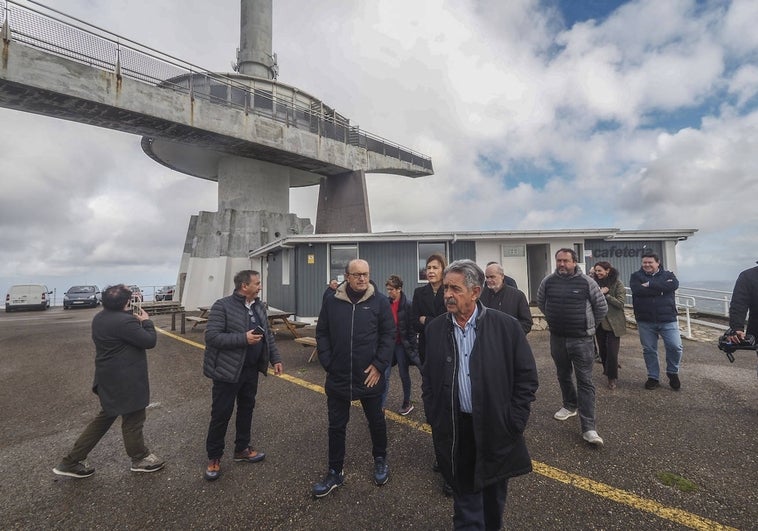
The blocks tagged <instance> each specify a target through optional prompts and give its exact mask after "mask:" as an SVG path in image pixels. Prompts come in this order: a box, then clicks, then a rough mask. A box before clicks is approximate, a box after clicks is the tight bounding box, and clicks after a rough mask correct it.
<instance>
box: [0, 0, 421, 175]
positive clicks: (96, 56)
mask: <svg viewBox="0 0 758 531" xmlns="http://www.w3.org/2000/svg"><path fill="white" fill-rule="evenodd" d="M24 4H33V5H35V6H38V7H39V8H40V9H35V8H33V7H31V6H28V5H24ZM0 10H2V13H3V15H2V17H3V21H4V22H7V23H8V24H9V26H10V32H9V33H10V35H8V36H7V38H8V39H10V40H17V41H18V42H22V43H24V44H26V45H28V46H31V47H33V48H37V49H40V50H43V51H46V52H49V53H53V54H55V55H58V56H61V57H65V58H67V59H71V60H73V61H77V62H79V63H82V64H86V65H88V66H91V67H94V68H99V69H101V70H105V71H108V72H117V73H119V74H120V75H122V76H123V77H127V78H130V79H134V80H137V81H140V82H142V83H148V84H152V85H154V86H161V87H166V88H170V89H172V90H175V91H177V92H182V93H187V94H188V95H189V96H190V97H191V98H201V99H204V100H208V101H211V102H212V103H216V104H223V105H226V106H231V107H236V108H239V109H243V110H244V111H245V112H253V113H255V114H258V115H263V116H266V117H269V118H272V119H274V120H277V121H280V122H285V123H287V124H288V125H294V126H295V127H297V126H299V125H303V126H305V125H306V123H302V124H298V122H297V119H296V117H297V116H302V117H303V120H304V122H307V125H308V127H309V128H311V131H312V132H313V133H315V134H318V135H319V136H326V137H327V138H331V139H333V140H338V141H342V142H344V143H346V144H351V145H358V146H360V147H363V148H365V149H366V150H368V151H372V152H375V153H381V154H383V155H385V156H388V157H391V158H395V159H398V160H403V161H405V162H410V163H412V164H415V165H417V166H421V167H423V168H427V169H431V167H432V165H431V157H429V156H427V155H424V154H422V153H419V152H417V151H415V150H413V149H411V148H408V147H405V146H402V145H400V144H397V143H395V142H392V141H390V140H388V139H386V138H383V137H381V136H378V135H375V134H372V133H369V132H367V131H362V130H360V128H359V127H358V126H353V125H350V121H349V120H348V119H346V118H344V117H343V116H341V115H340V114H338V113H337V112H335V111H334V110H333V109H331V108H329V107H326V106H324V105H323V104H322V105H319V106H318V109H316V110H314V109H313V108H311V107H304V106H302V105H297V104H295V103H293V102H291V101H287V100H284V99H282V98H278V97H275V96H273V95H271V96H269V95H268V94H266V93H263V92H262V91H261V90H260V89H255V88H252V89H251V88H250V87H249V86H248V85H246V84H244V83H241V82H239V81H237V80H236V79H234V78H232V77H228V76H225V75H223V74H218V73H215V72H211V71H210V70H207V69H205V68H202V67H199V66H197V65H194V64H192V63H190V62H188V61H185V60H183V59H179V58H177V57H174V56H172V55H169V54H166V53H164V52H161V51H159V50H156V49H154V48H150V47H149V46H145V45H143V44H140V43H137V42H135V41H133V40H131V39H128V38H126V37H122V36H120V35H117V34H115V33H113V32H111V31H108V30H106V29H103V28H100V27H98V26H95V25H93V24H90V23H88V22H86V21H83V20H80V19H78V18H75V17H72V16H70V15H67V14H65V13H63V12H61V11H58V10H56V9H53V8H51V7H48V6H46V5H44V4H41V3H39V2H36V1H35V0H25V1H24V2H23V3H22V2H20V1H18V0H0ZM42 10H44V12H43V11H42ZM197 75H200V76H203V77H206V78H208V79H209V80H212V81H214V82H216V83H218V84H219V85H225V86H227V87H229V89H230V90H231V89H235V90H239V91H241V92H243V93H245V94H246V97H245V98H244V101H245V103H242V104H238V103H235V102H233V101H230V100H229V98H227V99H225V100H221V99H219V98H216V97H213V96H212V95H211V94H204V93H198V92H197V91H193V90H192V89H189V90H188V89H187V88H185V87H182V86H180V85H178V84H177V83H176V80H177V79H187V78H188V77H189V78H191V77H193V76H197ZM270 84H271V85H273V84H275V82H273V81H272V82H270ZM209 86H210V84H209ZM255 99H258V100H261V99H263V100H265V101H267V102H270V104H268V105H265V106H264V107H265V108H261V107H256V106H254V105H252V106H249V105H248V102H253V101H255ZM268 108H270V109H271V111H270V112H266V109H268ZM324 109H326V112H324ZM287 110H289V111H291V112H289V111H287ZM282 111H284V112H283V113H282ZM313 118H315V120H316V122H315V123H313V122H312V119H313ZM322 123H324V124H332V125H333V126H335V127H339V128H341V129H344V130H343V131H339V132H338V131H337V130H335V131H334V133H333V134H328V132H327V131H326V130H325V129H324V128H323V127H322V126H321V124H322ZM314 129H315V130H314ZM340 133H341V134H340Z"/></svg>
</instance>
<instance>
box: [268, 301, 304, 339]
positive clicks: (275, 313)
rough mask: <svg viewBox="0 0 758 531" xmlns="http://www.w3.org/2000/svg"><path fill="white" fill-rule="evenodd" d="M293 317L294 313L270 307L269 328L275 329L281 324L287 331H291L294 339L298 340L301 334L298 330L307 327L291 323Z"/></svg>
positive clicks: (294, 322)
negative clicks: (275, 326)
mask: <svg viewBox="0 0 758 531" xmlns="http://www.w3.org/2000/svg"><path fill="white" fill-rule="evenodd" d="M293 315H294V313H293V312H285V311H283V310H278V309H276V308H271V307H270V308H269V309H268V324H269V326H271V327H273V326H274V325H276V324H277V323H281V324H283V325H284V326H285V327H286V328H287V330H289V331H290V333H291V334H292V337H294V338H298V337H300V334H299V333H298V331H297V329H298V328H302V327H303V326H305V323H298V322H296V321H290V317H292V316H293Z"/></svg>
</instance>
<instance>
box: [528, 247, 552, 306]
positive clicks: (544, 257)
mask: <svg viewBox="0 0 758 531" xmlns="http://www.w3.org/2000/svg"><path fill="white" fill-rule="evenodd" d="M549 253H550V246H549V245H548V244H546V243H540V244H534V245H528V244H527V246H526V268H527V274H528V275H529V291H528V292H527V294H526V297H527V299H528V300H529V303H530V304H537V291H538V290H539V287H540V283H541V282H542V279H543V278H545V277H546V276H547V274H548V272H550V257H549V256H548V254H549Z"/></svg>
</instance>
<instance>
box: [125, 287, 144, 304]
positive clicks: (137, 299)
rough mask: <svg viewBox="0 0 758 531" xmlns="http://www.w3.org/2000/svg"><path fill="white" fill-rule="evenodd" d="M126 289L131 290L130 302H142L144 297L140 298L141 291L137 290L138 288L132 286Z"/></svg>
mask: <svg viewBox="0 0 758 531" xmlns="http://www.w3.org/2000/svg"><path fill="white" fill-rule="evenodd" d="M127 287H128V288H129V289H130V290H132V302H142V301H143V300H144V297H143V296H142V290H141V289H140V288H139V286H137V285H136V284H132V285H131V286H127Z"/></svg>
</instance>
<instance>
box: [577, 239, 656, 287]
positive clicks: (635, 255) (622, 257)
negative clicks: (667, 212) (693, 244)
mask: <svg viewBox="0 0 758 531" xmlns="http://www.w3.org/2000/svg"><path fill="white" fill-rule="evenodd" d="M584 250H585V251H590V250H591V251H592V257H590V258H587V259H586V263H587V268H588V269H589V268H590V267H592V266H594V265H595V264H596V263H597V262H610V263H611V265H612V266H613V267H615V268H616V269H617V270H618V272H619V278H620V279H621V282H623V283H624V286H627V287H629V277H630V276H631V275H632V273H634V272H635V271H637V270H638V269H639V268H640V264H641V263H642V254H643V253H644V251H646V250H650V251H653V252H654V253H657V254H658V256H660V257H661V265H662V266H663V267H664V268H665V263H664V256H663V242H661V241H657V242H656V241H605V240H586V241H585V242H584Z"/></svg>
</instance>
